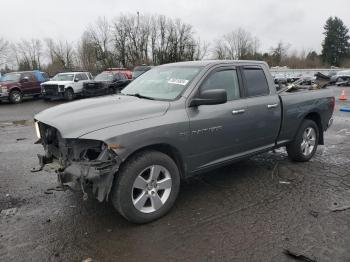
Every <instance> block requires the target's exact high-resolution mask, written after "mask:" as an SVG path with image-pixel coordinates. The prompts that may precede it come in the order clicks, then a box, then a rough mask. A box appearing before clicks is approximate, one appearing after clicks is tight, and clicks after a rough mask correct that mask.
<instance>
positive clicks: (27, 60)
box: [12, 39, 42, 70]
mask: <svg viewBox="0 0 350 262" xmlns="http://www.w3.org/2000/svg"><path fill="white" fill-rule="evenodd" d="M12 50H13V52H14V54H15V57H16V61H17V65H18V67H19V69H20V70H34V69H40V67H41V57H42V42H41V40H39V39H31V40H22V41H20V42H18V43H16V44H13V45H12Z"/></svg>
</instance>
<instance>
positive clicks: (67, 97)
mask: <svg viewBox="0 0 350 262" xmlns="http://www.w3.org/2000/svg"><path fill="white" fill-rule="evenodd" d="M64 99H65V100H67V101H72V100H73V99H74V92H73V90H72V89H71V88H68V89H66V91H64Z"/></svg>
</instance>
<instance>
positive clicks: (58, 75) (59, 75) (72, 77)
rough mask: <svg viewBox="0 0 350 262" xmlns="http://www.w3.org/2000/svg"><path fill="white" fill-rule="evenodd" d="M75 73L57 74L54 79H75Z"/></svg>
mask: <svg viewBox="0 0 350 262" xmlns="http://www.w3.org/2000/svg"><path fill="white" fill-rule="evenodd" d="M73 79H74V74H57V75H55V77H54V78H52V80H54V81H73Z"/></svg>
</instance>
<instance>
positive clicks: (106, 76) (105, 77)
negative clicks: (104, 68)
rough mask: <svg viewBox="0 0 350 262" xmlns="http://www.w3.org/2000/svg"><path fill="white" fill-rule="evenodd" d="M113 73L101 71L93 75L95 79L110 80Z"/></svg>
mask: <svg viewBox="0 0 350 262" xmlns="http://www.w3.org/2000/svg"><path fill="white" fill-rule="evenodd" d="M113 75H114V74H113V73H101V74H99V75H97V76H95V80H96V81H112V80H113Z"/></svg>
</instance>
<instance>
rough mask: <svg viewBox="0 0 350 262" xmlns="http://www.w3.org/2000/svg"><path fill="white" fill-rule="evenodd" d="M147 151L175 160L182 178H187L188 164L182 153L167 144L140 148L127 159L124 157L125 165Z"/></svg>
mask: <svg viewBox="0 0 350 262" xmlns="http://www.w3.org/2000/svg"><path fill="white" fill-rule="evenodd" d="M146 150H154V151H158V152H161V153H163V154H166V155H167V156H169V157H170V158H171V159H172V160H174V162H175V164H176V165H177V166H178V168H179V172H180V177H181V178H182V179H184V178H186V170H187V168H186V163H185V161H184V160H183V157H182V155H181V153H180V151H179V150H178V149H177V148H176V147H174V146H172V145H170V144H167V143H156V144H151V145H147V146H143V147H140V148H138V149H136V150H135V151H133V152H131V153H130V154H128V155H127V156H126V157H124V160H123V163H125V162H126V161H128V159H130V158H131V157H132V156H134V155H135V154H137V153H140V152H142V151H146Z"/></svg>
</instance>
